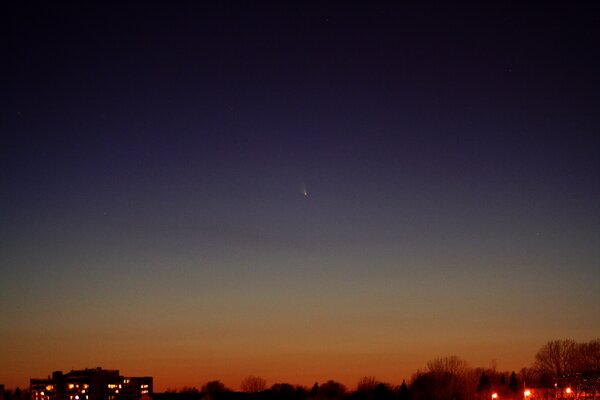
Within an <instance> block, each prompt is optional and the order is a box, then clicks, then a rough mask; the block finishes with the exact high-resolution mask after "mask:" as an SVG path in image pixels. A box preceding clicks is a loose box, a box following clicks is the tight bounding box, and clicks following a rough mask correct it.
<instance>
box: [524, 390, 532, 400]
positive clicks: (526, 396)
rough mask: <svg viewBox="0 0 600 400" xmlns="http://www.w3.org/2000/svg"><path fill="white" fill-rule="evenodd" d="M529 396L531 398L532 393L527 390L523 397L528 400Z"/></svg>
mask: <svg viewBox="0 0 600 400" xmlns="http://www.w3.org/2000/svg"><path fill="white" fill-rule="evenodd" d="M529 396H531V391H530V390H526V391H524V392H523V397H524V398H528V397H529Z"/></svg>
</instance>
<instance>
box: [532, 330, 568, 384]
mask: <svg viewBox="0 0 600 400" xmlns="http://www.w3.org/2000/svg"><path fill="white" fill-rule="evenodd" d="M577 361H578V357H577V343H575V342H574V341H572V340H552V341H550V342H548V343H546V344H545V345H544V346H542V348H541V349H540V350H539V351H538V352H537V354H536V355H535V364H534V367H535V369H537V370H538V371H539V372H540V373H546V374H548V375H550V376H552V377H553V378H554V379H555V380H557V381H558V379H559V378H563V377H565V376H568V375H571V374H573V373H574V372H575V370H576V369H577V366H576V364H577Z"/></svg>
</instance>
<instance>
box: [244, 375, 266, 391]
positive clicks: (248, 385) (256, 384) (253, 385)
mask: <svg viewBox="0 0 600 400" xmlns="http://www.w3.org/2000/svg"><path fill="white" fill-rule="evenodd" d="M266 387H267V381H266V380H264V379H263V378H261V377H260V376H254V375H250V376H247V377H245V378H244V379H243V380H242V383H241V384H240V388H241V389H242V392H246V393H258V392H262V391H263V390H265V388H266Z"/></svg>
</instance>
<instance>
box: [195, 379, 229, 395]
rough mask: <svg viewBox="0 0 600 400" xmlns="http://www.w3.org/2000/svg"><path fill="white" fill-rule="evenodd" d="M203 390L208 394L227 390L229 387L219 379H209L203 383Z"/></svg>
mask: <svg viewBox="0 0 600 400" xmlns="http://www.w3.org/2000/svg"><path fill="white" fill-rule="evenodd" d="M201 390H202V392H204V393H207V394H215V393H223V392H227V391H228V390H229V389H227V387H226V386H225V384H224V383H223V382H221V381H219V380H215V381H209V382H206V383H205V384H204V385H202V389H201Z"/></svg>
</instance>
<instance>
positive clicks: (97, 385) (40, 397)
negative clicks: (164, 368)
mask: <svg viewBox="0 0 600 400" xmlns="http://www.w3.org/2000/svg"><path fill="white" fill-rule="evenodd" d="M30 393H31V400H139V399H140V398H141V397H142V396H149V395H151V394H152V377H151V376H144V377H123V376H121V375H119V370H107V369H102V368H100V367H98V368H92V369H87V368H86V369H83V370H73V371H71V372H68V373H66V374H63V373H62V371H55V372H53V373H52V376H51V377H48V378H47V379H37V378H32V379H31V380H30Z"/></svg>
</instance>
